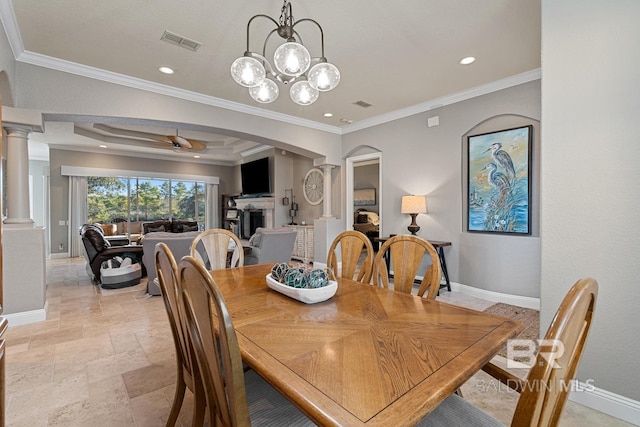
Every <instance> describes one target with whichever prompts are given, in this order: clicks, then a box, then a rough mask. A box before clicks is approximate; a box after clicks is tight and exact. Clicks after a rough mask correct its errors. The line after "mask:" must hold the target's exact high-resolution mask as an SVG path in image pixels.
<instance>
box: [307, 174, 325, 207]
mask: <svg viewBox="0 0 640 427" xmlns="http://www.w3.org/2000/svg"><path fill="white" fill-rule="evenodd" d="M304 198H305V199H307V202H309V204H311V205H319V204H320V203H322V200H323V199H324V174H323V173H322V171H321V170H320V169H317V168H313V169H311V170H310V171H309V172H307V175H306V176H305V177H304Z"/></svg>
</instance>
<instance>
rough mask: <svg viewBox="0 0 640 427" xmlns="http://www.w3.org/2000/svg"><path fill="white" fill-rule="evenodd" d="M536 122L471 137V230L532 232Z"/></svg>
mask: <svg viewBox="0 0 640 427" xmlns="http://www.w3.org/2000/svg"><path fill="white" fill-rule="evenodd" d="M532 133H533V127H532V126H523V127H519V128H514V129H506V130H501V131H497V132H491V133H485V134H481V135H473V136H469V137H468V158H467V160H468V162H467V172H468V173H467V176H468V186H467V189H468V192H467V218H468V222H467V229H468V231H477V232H491V233H514V234H530V233H531V227H530V220H531V179H530V178H531V141H532Z"/></svg>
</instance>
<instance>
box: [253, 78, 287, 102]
mask: <svg viewBox="0 0 640 427" xmlns="http://www.w3.org/2000/svg"><path fill="white" fill-rule="evenodd" d="M279 94H280V89H278V85H277V84H275V82H274V81H273V80H269V79H264V80H263V81H262V83H260V84H259V85H258V86H254V87H250V88H249V95H251V98H253V99H254V100H256V101H258V102H260V103H261V104H269V103H270V102H273V101H275V100H276V99H278V95H279Z"/></svg>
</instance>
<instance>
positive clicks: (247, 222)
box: [240, 210, 264, 239]
mask: <svg viewBox="0 0 640 427" xmlns="http://www.w3.org/2000/svg"><path fill="white" fill-rule="evenodd" d="M241 224H242V227H241V228H240V234H241V238H242V239H248V238H250V237H251V236H252V235H253V233H255V232H256V228H258V227H264V214H263V213H262V210H245V211H243V212H242V222H241Z"/></svg>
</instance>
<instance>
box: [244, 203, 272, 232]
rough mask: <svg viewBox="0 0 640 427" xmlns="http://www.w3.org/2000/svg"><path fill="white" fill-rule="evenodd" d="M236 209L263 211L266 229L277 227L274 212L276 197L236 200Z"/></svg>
mask: <svg viewBox="0 0 640 427" xmlns="http://www.w3.org/2000/svg"><path fill="white" fill-rule="evenodd" d="M235 202H236V208H238V209H241V210H243V211H244V210H262V211H263V212H264V226H265V228H274V227H275V215H274V213H275V212H274V210H275V208H276V199H275V197H255V198H237V199H235Z"/></svg>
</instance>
